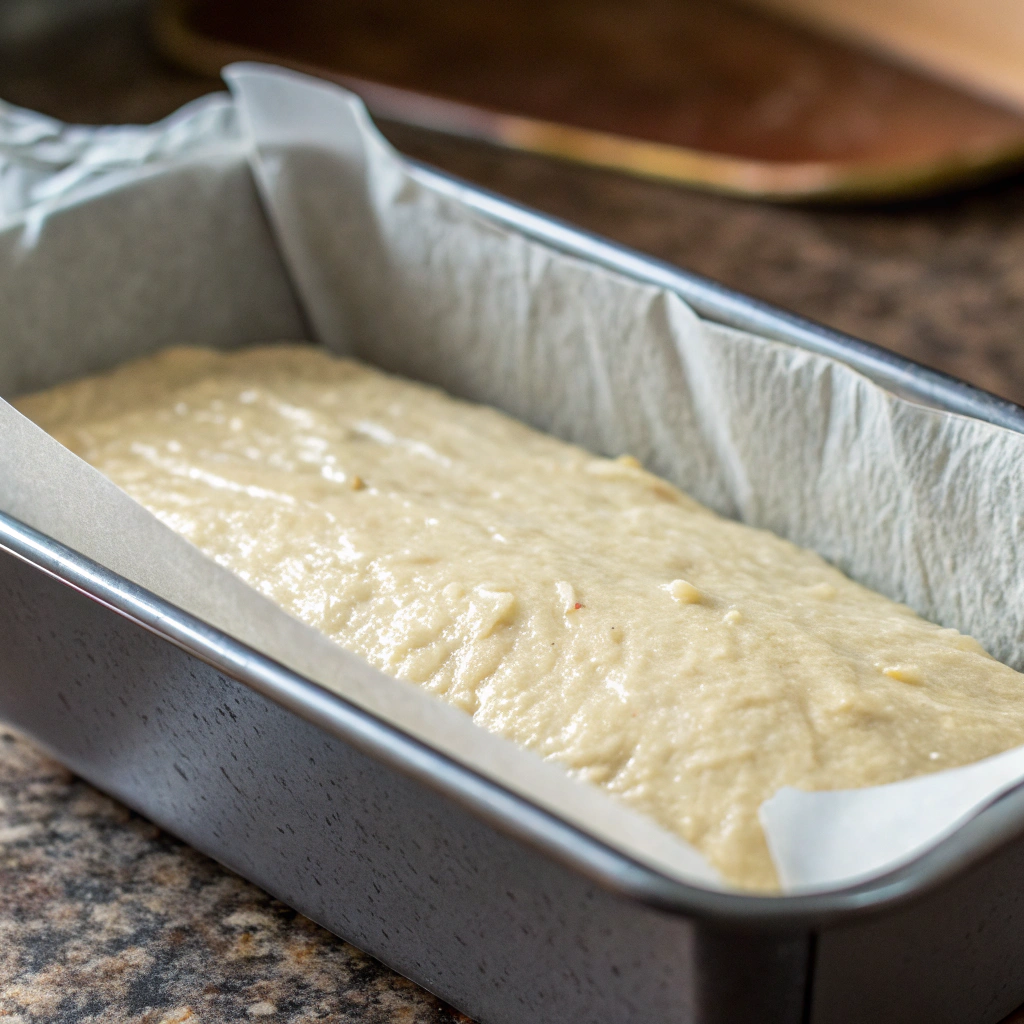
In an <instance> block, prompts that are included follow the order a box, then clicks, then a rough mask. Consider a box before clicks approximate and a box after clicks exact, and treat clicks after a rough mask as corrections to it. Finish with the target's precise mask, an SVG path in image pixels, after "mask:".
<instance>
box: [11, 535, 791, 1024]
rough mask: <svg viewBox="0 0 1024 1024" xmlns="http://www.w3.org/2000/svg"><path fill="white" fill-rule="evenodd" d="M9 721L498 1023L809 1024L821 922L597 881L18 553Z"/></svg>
mask: <svg viewBox="0 0 1024 1024" xmlns="http://www.w3.org/2000/svg"><path fill="white" fill-rule="evenodd" d="M0 650H2V651H3V652H4V653H3V657H2V659H0V718H3V719H5V720H6V721H8V722H10V723H11V724H12V725H14V726H15V727H17V728H19V729H22V730H24V731H25V732H26V733H28V734H29V735H31V736H33V737H35V738H36V739H37V740H38V741H40V742H41V743H42V744H44V745H45V746H46V747H47V748H48V749H49V750H50V751H52V752H53V753H54V754H55V755H56V756H58V757H59V758H61V759H62V760H63V761H64V762H65V763H67V764H68V765H69V767H71V768H72V769H73V770H74V771H76V772H77V773H79V774H80V775H82V776H83V777H84V778H86V779H87V780H89V781H90V782H92V783H93V784H94V785H96V786H98V787H99V788H101V789H103V790H105V791H107V792H109V793H111V794H112V795H114V796H116V797H118V798H119V799H121V800H123V801H124V802H125V803H127V804H129V805H130V806H132V807H134V808H135V809H137V810H138V811H140V812H141V813H143V814H145V815H146V816H147V817H150V818H151V819H152V820H153V821H155V822H156V823H157V824H159V825H161V826H163V827H164V828H166V829H168V830H169V831H171V832H173V833H175V834H176V835H178V836H180V837H181V838H182V839H184V840H185V841H186V842H188V843H190V844H192V845H193V846H195V847H196V848H198V849H199V850H202V851H203V852H204V853H207V854H209V855H210V856H212V857H214V858H216V859H217V860H219V861H221V862H222V863H224V864H226V865H227V866H228V867H230V868H232V869H234V870H235V871H237V872H239V873H240V874H241V875H243V876H244V877H246V878H248V879H249V880H251V881H253V882H255V883H256V884H257V885H260V886H262V887H263V888H264V889H266V890H267V891H269V892H270V893H272V894H273V895H275V896H277V897H279V898H280V899H282V900H283V901H284V902H286V903H288V904H289V905H291V906H293V907H295V908H296V909H298V910H299V911H301V912H302V913H304V914H306V915H307V916H309V917H310V918H312V919H313V920H315V921H317V922H319V923H320V924H322V925H324V926H325V927H327V928H328V929H330V930H331V931H333V932H335V933H336V934H338V935H341V936H343V937H344V938H346V939H348V940H350V941H351V942H353V943H355V944H356V945H357V946H359V947H360V948H362V949H364V950H366V951H368V952H370V953H372V954H373V955H375V956H377V957H379V958H380V959H381V960H383V961H384V962H385V963H387V964H389V965H390V966H392V967H394V968H395V969H396V970H398V971H400V972H401V973H402V974H405V975H406V976H407V977H410V978H412V979H413V980H414V981H416V982H418V983H419V984H421V985H423V986H425V987H426V988H428V989H430V990H431V991H433V992H435V993H437V994H438V995H440V996H442V997H443V998H444V999H446V1000H448V1001H449V1002H450V1003H452V1004H453V1005H455V1006H457V1007H459V1008H460V1009H462V1010H463V1011H464V1012H466V1013H468V1014H470V1015H471V1016H473V1017H475V1018H476V1019H477V1020H479V1021H481V1022H482V1024H513V1022H515V1024H520V1022H522V1021H524V1020H530V1021H531V1022H535V1024H548V1022H550V1024H555V1022H564V1021H566V1020H573V1021H579V1022H581V1024H582V1022H593V1024H627V1022H637V1024H640V1022H643V1024H649V1022H650V1021H654V1020H656V1021H659V1022H664V1024H718V1022H723V1024H724V1022H725V1021H730V1022H733V1021H736V1020H741V1019H746V1020H758V1021H763V1022H766V1024H767V1022H776V1021H777V1022H780V1024H790V1022H792V1024H798V1022H799V1021H800V1020H801V1018H802V1013H803V1003H804V989H805V984H806V966H807V959H808V940H807V938H806V936H799V935H797V936H790V937H786V936H779V935H777V934H770V933H768V934H764V935H761V934H758V933H754V934H740V933H737V932H736V931H734V930H727V929H715V928H709V927H707V926H703V925H699V924H697V923H695V922H693V921H690V920H687V919H686V918H683V917H681V916H676V915H671V914H668V913H664V912H661V911H658V910H655V909H652V908H650V907H646V906H643V905H642V904H639V903H636V902H634V901H632V900H630V899H628V898H627V897H625V896H623V895H617V894H614V893H611V892H609V891H607V890H605V889H603V888H600V887H598V886H595V885H594V884H593V883H592V882H590V881H589V880H588V879H587V878H585V877H583V876H582V875H579V874H577V873H575V872H574V871H572V870H571V869H570V868H568V867H566V866H564V865H562V864H560V863H557V862H555V861H553V860H551V859H549V858H547V857H546V856H544V855H543V854H542V853H540V852H538V851H537V850H535V849H534V848H532V847H530V846H528V845H526V844H524V843H522V842H520V841H518V840H517V839H515V838H513V837H512V836H510V835H506V834H505V833H503V832H499V831H498V830H496V829H494V828H493V827H492V826H490V825H489V824H488V823H486V822H484V821H482V820H480V819H479V818H477V817H475V816H473V815H472V814H471V813H470V812H469V811H468V810H466V809H465V808H464V807H462V806H460V805H458V804H456V803H454V802H453V801H451V800H450V799H448V798H446V797H444V796H443V795H441V794H440V793H438V792H436V791H434V790H433V789H430V788H428V787H427V786H425V785H424V784H422V783H420V782H417V781H415V780H413V779H411V778H408V777H406V776H404V775H401V774H399V773H398V772H396V771H395V770H393V769H392V768H390V767H388V766H387V765H384V764H382V763H381V762H379V761H377V760H374V759H372V758H371V757H369V756H367V755H366V754H364V753H362V752H360V751H359V750H357V749H355V748H354V747H352V746H350V745H348V744H347V743H345V742H344V741H343V740H341V739H339V738H337V737H334V736H330V735H328V734H327V733H326V732H324V731H322V730H321V729H319V728H317V727H316V726H313V725H311V724H309V723H307V722H305V721H304V720H302V719H300V718H298V717H297V716H295V715H293V714H291V713H290V712H287V711H285V710H284V709H282V708H280V707H279V706H278V705H276V704H274V703H273V702H271V701H269V700H267V699H266V698H264V697H262V696H260V695H258V694H256V693H255V692H254V691H253V690H252V689H250V688H249V687H247V686H245V685H244V684H243V683H241V682H238V681H236V680H234V679H231V678H229V677H228V676H225V675H224V674H222V673H220V672H218V671H217V670H216V669H214V668H212V667H210V666H209V665H207V664H205V663H204V662H202V661H200V660H198V659H197V658H196V657H194V656H192V655H190V654H188V653H186V652H185V651H183V650H181V649H180V648H178V647H176V646H175V645H173V644H171V643H170V642H168V641H166V640H164V639H162V638H160V637H158V636H155V635H154V634H152V633H150V632H148V631H146V630H145V629H144V628H142V627H141V626H139V625H138V624H136V623H134V622H132V621H130V620H128V619H125V618H123V617H121V616H120V615H118V614H116V613H115V612H113V611H111V610H110V609H109V608H107V607H105V606H103V605H101V604H99V603H97V602H96V601H94V600H91V599H90V598H89V597H87V596H85V595H84V594H82V593H80V592H78V591H76V590H73V589H71V588H70V587H69V586H67V585H65V584H63V583H61V582H59V581H57V580H55V579H53V578H52V577H50V576H47V575H45V574H44V573H43V572H41V571H40V570H38V569H37V568H35V567H34V566H31V565H29V564H27V563H25V562H23V561H21V560H19V559H17V558H15V557H14V556H12V555H10V554H8V553H6V552H4V551H2V550H0Z"/></svg>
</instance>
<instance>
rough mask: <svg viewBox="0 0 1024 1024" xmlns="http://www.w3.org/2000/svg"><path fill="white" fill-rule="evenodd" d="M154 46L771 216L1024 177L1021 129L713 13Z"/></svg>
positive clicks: (482, 17) (350, 1) (265, 32)
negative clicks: (235, 63) (260, 63)
mask: <svg viewBox="0 0 1024 1024" xmlns="http://www.w3.org/2000/svg"><path fill="white" fill-rule="evenodd" d="M155 26H156V36H157V39H158V41H159V43H160V45H161V46H162V48H163V49H164V51H165V52H167V53H168V54H169V55H171V56H172V57H173V58H174V59H175V60H177V61H178V62H179V63H182V64H185V65H187V66H188V67H190V68H192V69H193V70H199V71H201V72H204V73H217V72H219V70H220V68H221V67H222V66H223V65H225V64H227V63H229V62H230V61H232V60H237V59H263V60H270V61H274V62H277V63H281V64H285V65H288V66H291V67H295V68H298V69H300V70H308V71H313V72H315V73H317V74H320V75H326V76H328V77H331V78H333V79H334V80H336V81H338V82H341V83H342V84H344V85H346V86H347V87H349V88H351V89H352V90H353V91H355V92H357V93H358V94H359V95H361V96H362V98H363V99H364V100H365V101H366V102H367V104H368V105H369V107H370V109H371V111H372V112H373V113H374V114H375V115H377V116H379V117H383V118H390V119H393V120H396V121H403V122H406V123H412V124H416V125H420V126H423V127H427V128H431V129H435V130H440V131H445V132H449V133H452V134H456V135H461V136H468V137H472V138H478V139H484V140H487V141H490V142H494V143H498V144H501V145H506V146H510V147H513V148H517V149H523V150H529V151H533V152H538V153H544V154H546V155H551V156H557V157H563V158H568V159H572V160H577V161H582V162H584V163H590V164H595V165H598V166H602V167H610V168H615V169H619V170H624V171H629V172H632V173H636V174H640V175H644V176H648V177H654V178H660V179H667V180H671V181H676V182H680V183H684V184H687V185H692V186H697V187H702V188H708V189H714V190H717V191H722V192H727V193H732V194H737V195H744V196H756V197H762V198H768V199H772V200H778V201H794V200H804V199H817V200H849V199H888V198H898V197H903V196H907V195H914V194H923V193H929V192H935V191H940V190H944V189H948V188H953V187H958V186H961V185H964V184H967V183H973V182H975V181H978V180H979V179H982V178H986V177H990V176H994V175H997V174H1000V173H1004V172H1006V171H1007V170H1009V169H1012V168H1015V167H1019V166H1024V116H1022V115H1020V114H1017V113H1014V112H1012V111H1010V110H1007V109H1003V108H1001V107H999V106H996V105H994V104H993V103H990V102H986V101H985V100H982V99H979V98H974V97H972V96H970V95H968V94H966V93H963V92H961V91H959V90H957V89H955V88H953V87H951V86H949V85H946V84H944V83H941V82H939V81H936V80H932V79H930V78H928V77H925V75H924V74H922V73H918V72H915V71H912V70H910V69H907V68H902V67H900V66H898V65H896V64H894V63H891V62H889V61H887V60H886V59H885V58H883V57H879V56H876V55H874V54H872V53H870V52H867V51H861V50H860V49H857V48H855V47H853V46H849V45H846V44H844V43H842V42H837V41H833V40H830V39H826V38H824V37H819V36H818V35H816V34H814V33H813V32H810V31H806V30H803V29H800V28H797V27H793V26H791V25H789V24H786V23H785V22H783V21H779V20H776V19H775V18H774V17H773V16H771V15H769V14H763V13H761V12H758V11H751V10H745V9H743V8H740V7H733V6H731V5H729V4H723V3H719V2H716V0H637V2H634V3H627V2H624V0H592V2H588V3H581V2H571V0H554V2H544V0H515V2H512V3H502V4H499V3H494V2H493V0H492V2H489V3H483V4H480V3H474V2H472V0H442V2H439V3H433V4H420V3H412V2H409V0H405V2H403V0H295V2H292V3H288V4H280V3H275V2H273V0H161V2H160V3H159V5H158V7H157V11H156V15H155Z"/></svg>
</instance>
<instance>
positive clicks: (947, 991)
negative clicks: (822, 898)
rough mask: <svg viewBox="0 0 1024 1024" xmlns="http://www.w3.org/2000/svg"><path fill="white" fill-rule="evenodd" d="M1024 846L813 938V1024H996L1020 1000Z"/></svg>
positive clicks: (1019, 843)
mask: <svg viewBox="0 0 1024 1024" xmlns="http://www.w3.org/2000/svg"><path fill="white" fill-rule="evenodd" d="M1022 878H1024V838H1021V837H1018V838H1017V839H1016V840H1014V841H1012V842H1010V843H1008V844H1006V845H1004V846H1001V847H1000V848H999V849H998V850H996V851H995V852H994V853H993V854H992V855H990V856H989V857H988V858H986V859H985V860H983V861H982V862H980V863H979V864H976V865H975V866H973V867H972V868H970V869H969V870H968V871H966V872H965V873H963V874H961V875H959V876H957V877H956V878H954V879H953V880H952V881H951V882H949V884H947V885H945V886H943V887H941V888H939V889H937V890H935V891H933V892H931V893H929V894H928V895H927V896H925V897H924V898H923V899H919V900H916V901H914V902H913V903H911V904H909V905H907V906H905V907H901V908H896V909H894V910H892V911H890V912H888V913H887V914H886V915H885V916H883V917H872V918H869V919H865V920H863V921H854V922H851V923H850V924H848V925H846V926H842V927H836V928H833V929H829V930H827V931H825V932H824V933H823V934H822V935H821V936H820V937H819V939H818V943H817V960H816V967H815V972H814V1001H813V1012H812V1014H811V1024H879V1022H883V1021H893V1022H896V1021H900V1022H902V1024H918V1022H920V1024H996V1022H998V1021H1001V1020H1002V1019H1003V1018H1004V1017H1005V1016H1006V1015H1007V1014H1008V1013H1010V1012H1012V1011H1013V1010H1014V1009H1016V1008H1017V1007H1018V1006H1020V1004H1021V1003H1022V1002H1024V958H1022V957H1021V950H1022V949H1024V891H1022V889H1021V879H1022Z"/></svg>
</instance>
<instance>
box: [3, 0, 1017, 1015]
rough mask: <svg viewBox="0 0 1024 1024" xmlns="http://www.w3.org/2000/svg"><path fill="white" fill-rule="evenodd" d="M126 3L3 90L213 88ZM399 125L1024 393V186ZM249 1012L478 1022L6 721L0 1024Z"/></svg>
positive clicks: (121, 114)
mask: <svg viewBox="0 0 1024 1024" xmlns="http://www.w3.org/2000/svg"><path fill="white" fill-rule="evenodd" d="M116 6H117V12H116V13H115V14H114V15H111V16H110V17H108V18H105V19H96V20H95V21H93V22H91V23H90V24H88V25H79V26H76V27H75V29H74V30H73V31H71V32H68V33H66V34H65V35H63V36H60V35H58V36H56V37H50V38H47V39H46V40H44V41H42V42H36V43H33V44H31V45H24V46H21V47H18V48H17V49H15V50H8V51H7V52H5V53H4V54H3V55H2V56H3V59H0V97H2V98H3V99H6V100H8V101H10V102H13V103H16V104H19V105H22V106H26V107H30V108H32V109H36V110H41V111H44V112H46V113H49V114H52V115H54V116H56V117H60V118H62V119H64V120H70V121H82V122H87V123H107V122H118V121H150V120H154V119H156V118H158V117H161V116H163V115H165V114H167V113H169V112H170V111H171V110H173V109H175V108H176V107H178V106H180V105H181V104H182V103H184V102H186V101H187V100H189V99H191V98H193V97H195V96H198V95H201V94H202V93H204V92H208V91H210V90H211V89H212V88H216V87H217V86H216V83H214V82H211V81H209V80H205V79H200V78H195V77H191V76H189V75H186V74H183V73H180V72H178V71H176V70H174V69H173V68H170V67H168V66H167V65H166V64H164V63H163V62H162V61H161V60H160V59H159V58H158V57H157V56H156V55H155V54H154V53H153V51H152V49H151V47H150V45H149V43H148V40H147V35H146V32H145V28H144V19H143V17H142V16H141V15H140V14H139V13H138V12H137V11H135V10H133V9H132V7H131V5H130V4H128V3H121V4H118V5H116ZM385 127H386V131H387V133H388V134H389V136H390V137H391V138H392V141H394V142H395V144H396V145H398V146H399V147H400V148H401V149H403V150H404V151H405V152H407V153H410V154H411V155H413V156H415V157H417V158H420V159H423V160H426V161H428V162H431V163H434V164H437V165H438V166H441V167H443V168H445V169H447V170H449V171H451V172H453V173H455V174H458V175H461V176H463V177H466V178H469V179H471V180H473V181H476V182H479V183H480V184H482V185H484V186H486V187H487V188H490V189H492V190H494V191H497V192H500V193H503V194H505V195H508V196H511V197H512V198H514V199H516V200H518V201H521V202H523V203H526V204H528V205H531V206H534V207H537V208H539V209H541V210H544V211H546V212H548V213H551V214H554V215H555V216H558V217H561V218H564V219H566V220H569V221H573V222H575V223H577V224H580V225H582V226H584V227H586V228H587V229H589V230H591V231H595V232H597V233H600V234H604V235H607V236H609V237H612V238H614V239H616V240H618V241H621V242H624V243H626V244H627V245H630V246H633V247H635V248H638V249H641V250H644V251H645V252H649V253H652V254H654V255H656V256H658V257H660V258H661V259H664V260H667V261H669V262H671V263H675V264H678V265H679V266H681V267H685V268H687V269H690V270H695V271H697V272H699V273H702V274H706V275H707V276H709V277H712V278H714V279H716V280H718V281H721V282H723V283H725V284H727V285H730V286H733V287H735V288H738V289H740V290H742V291H745V292H748V293H750V294H753V295H756V296H758V297H760V298H763V299H767V300H768V301H771V302H774V303H776V304H778V305H780V306H783V307H785V308H788V309H791V310H794V311H796V312H799V313H802V314H804V315H806V316H810V317H812V318H814V319H817V320H820V321H823V322H825V323H827V324H829V325H831V326H834V327H837V328H840V329H842V330H845V331H848V332H850V333H852V334H856V335H859V336H861V337H863V338H867V339H868V340H871V341H874V342H877V343H878V344H881V345H884V346H886V347H888V348H891V349H893V350H895V351H897V352H900V353H902V354H904V355H906V356H909V357H910V358H912V359H916V360H918V361H919V362H922V363H926V364H928V365H931V366H934V367H937V368H938V369H942V370H945V371H947V372H949V373H952V374H955V375H956V376H959V377H962V378H964V379H966V380H969V381H971V382H973V383H975V384H977V385H979V386H981V387H983V388H986V389H988V390H991V391H993V392H996V393H997V394H1000V395H1002V396H1004V397H1007V398H1011V399H1013V400H1015V401H1018V402H1024V178H1017V179H1014V180H1009V181H1005V182H1002V183H998V184H994V185H990V186H988V187H986V188H984V189H980V190H976V191H974V192H971V193H968V194H966V195H963V196H953V197H947V198H942V199H935V200H930V201H928V202H920V203H914V204H903V205H900V206H893V207H881V206H877V207H847V208H839V209H828V208H824V207H821V208H812V207H773V206H767V205H762V204H758V203H751V202H743V201H736V200H730V199H725V198H720V197H716V196H711V195H706V194H701V193H698V192H691V191H686V190H683V189H680V188H676V187H672V186H668V185H662V184H658V183H653V182H645V181H639V180H636V179H631V178H628V177H625V176H620V175H615V174H611V173H605V172H598V171H592V170H587V169H584V168H580V167H576V166H572V165H569V164H564V163H558V162H555V161H550V160H545V159H541V158H537V157H532V156H528V155H524V154H515V153H509V152H505V151H501V150H498V149H494V148H491V147H488V146H484V145H480V144H475V143H471V142H465V141H458V140H454V139H448V138H445V137H443V136H439V135H433V134H430V133H427V132H423V131H418V130H413V129H409V128H404V127H400V126H395V125H389V126H385ZM0 671H2V660H0ZM257 1019H267V1020H275V1021H289V1022H299V1021H314V1020H331V1021H353V1022H374V1024H377V1022H380V1024H383V1022H398V1021H402V1022H408V1024H449V1022H455V1021H463V1022H465V1021H466V1018H464V1017H462V1016H461V1015H460V1014H458V1013H456V1012H455V1011H454V1010H452V1009H450V1008H449V1007H446V1006H445V1005H444V1004H442V1003H441V1002H439V1001H438V1000H437V999H435V998H434V997H433V996H431V995H429V994H428V993H426V992H423V991H422V990H420V989H418V988H417V987H416V986H414V985H413V984H411V983H410V982H408V981H405V980H404V979H402V978H400V977H398V976H397V975H395V974H394V973H392V972H391V971H389V970H388V969H387V968H385V967H383V966H382V965H380V964H378V963H377V962H376V961H374V960H372V959H371V958H369V957H367V956H365V955H364V954H362V953H360V952H359V951H357V950H355V949H353V948H352V947H351V946H348V945H347V944H345V943H344V942H342V941H340V940H339V939H336V938H334V937H333V936H331V935H330V934H328V933H327V932H325V931H323V930H322V929H320V928H318V927H317V926H315V925H313V924H312V923H310V922H309V921H307V920H306V919H304V918H302V917H301V916H300V915H298V914H296V913H295V912H293V911H291V910H289V909H288V908H287V907H285V906H283V905H282V904H280V903H278V902H277V901H275V900H273V899H272V898H270V897H269V896H267V895H266V894H265V893H263V892H261V891H260V890H259V889H257V888H255V887H254V886H251V885H249V884H248V883H246V882H244V881H243V880H241V879H240V878H238V877H237V876H236V875H234V874H232V873H231V872H229V871H227V870H226V869H224V868H222V867H220V866H219V865H217V864H215V863H213V862H212V861H210V860H208V859H207V858H205V857H203V856H201V855H200V854H198V853H196V852H194V851H193V850H191V849H189V848H188V847H187V846H185V845H183V844H182V843H180V842H178V841H177V840H175V839H173V838H172V837H170V836H168V835H166V834H165V833H163V832H161V831H160V830H159V829H157V828H156V827H155V826H153V825H151V824H149V823H148V822H146V821H145V820H144V819H142V818H140V817H138V816H137V815H135V814H133V813H131V812H130V811H128V810H126V809H125V808H123V807H121V806H120V805H118V804H117V803H115V802H114V801H112V800H110V799H108V798H106V797H104V796H102V795H101V794H99V793H97V792H96V791H94V790H93V789H91V788H90V787H89V786H88V785H87V784H85V783H84V782H82V781H81V780H79V779H76V778H74V777H73V776H72V775H71V774H70V773H69V772H67V771H66V770H65V769H63V768H62V767H60V766H59V765H58V764H56V763H55V762H54V761H52V760H50V759H48V758H46V757H45V756H43V755H42V754H40V753H39V751H37V750H36V749H35V748H34V747H33V746H32V745H31V744H30V743H29V742H28V741H26V740H25V739H23V738H21V737H18V736H16V735H14V734H13V733H10V732H8V731H4V730H3V729H2V728H0V1022H3V1024H6V1022H8V1021H9V1022H10V1024H15V1022H24V1024H28V1022H36V1021H53V1022H61V1024H63V1022H69V1024H70V1022H76V1024H77V1022H94V1021H95V1022H100V1021H103V1022H122V1021H123V1022H133V1024H134V1022H139V1024H142V1022H146V1024H171V1022H177V1021H187V1020H195V1021H210V1022H221V1021H225V1022H226V1021H235V1020H239V1021H241V1020H245V1021H250V1020H257ZM1013 1019H1014V1020H1015V1021H1018V1022H1024V1015H1021V1016H1019V1017H1018V1016H1015V1017H1014V1018H1013Z"/></svg>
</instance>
